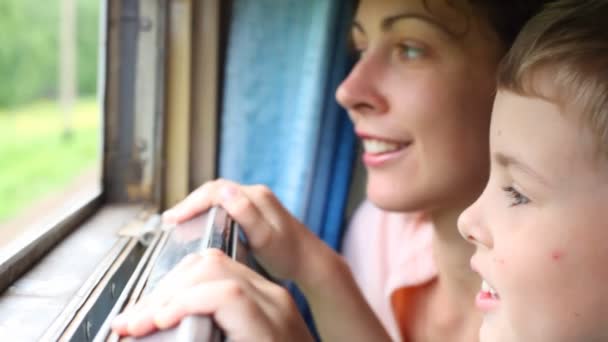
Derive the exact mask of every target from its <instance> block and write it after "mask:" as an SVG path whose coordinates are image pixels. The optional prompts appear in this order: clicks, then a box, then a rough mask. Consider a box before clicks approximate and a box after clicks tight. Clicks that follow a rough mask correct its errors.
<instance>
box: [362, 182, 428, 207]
mask: <svg viewBox="0 0 608 342" xmlns="http://www.w3.org/2000/svg"><path fill="white" fill-rule="evenodd" d="M367 198H368V200H369V201H370V202H372V203H373V204H374V205H375V206H376V207H378V208H380V209H382V210H386V211H403V212H409V211H418V210H422V209H423V208H422V207H423V205H422V203H423V202H422V201H421V198H420V196H417V195H416V194H414V193H412V192H409V191H403V187H402V186H400V185H398V184H393V185H392V186H384V187H380V186H376V184H373V183H371V182H370V183H368V186H367Z"/></svg>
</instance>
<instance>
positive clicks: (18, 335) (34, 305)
mask: <svg viewBox="0 0 608 342" xmlns="http://www.w3.org/2000/svg"><path fill="white" fill-rule="evenodd" d="M85 209H86V208H85ZM142 209H143V208H142V206H141V205H106V206H103V207H101V208H100V209H98V210H96V206H93V207H92V210H96V211H95V213H94V214H93V215H92V216H91V217H90V218H88V219H86V221H84V223H82V224H80V226H79V227H78V229H76V230H75V231H74V232H73V233H71V234H70V235H69V236H67V237H66V238H65V239H64V240H62V241H61V242H60V243H59V244H58V245H57V246H56V247H55V248H54V249H53V250H52V251H51V252H50V253H48V255H46V256H45V257H44V258H43V259H42V260H41V261H40V262H38V263H37V264H36V265H35V266H34V267H31V268H30V269H29V270H28V271H27V273H25V274H24V275H23V276H21V277H20V278H19V279H18V280H17V281H15V282H14V283H12V285H11V286H10V287H8V289H7V290H6V291H4V293H3V294H2V295H1V296H0V340H19V341H37V340H39V339H40V337H41V336H42V335H43V334H44V333H45V331H46V330H47V329H48V328H49V326H51V325H52V324H53V322H55V321H56V320H57V319H58V318H59V317H60V316H61V315H62V314H64V312H65V311H66V310H68V309H69V308H67V306H68V304H70V303H73V302H74V299H77V298H76V297H78V296H84V295H86V294H85V293H83V292H86V291H83V290H84V289H85V287H86V286H84V285H86V283H87V282H90V281H91V280H92V279H93V278H95V272H96V271H98V266H99V265H100V264H101V263H102V262H103V261H104V260H106V259H108V258H110V259H111V258H112V255H113V254H117V253H118V252H117V250H120V245H121V242H122V244H123V245H124V242H125V240H128V238H122V239H120V238H119V236H118V232H119V230H120V229H121V228H122V227H123V226H124V225H125V224H127V223H129V222H132V221H134V220H135V219H136V218H137V216H138V215H139V214H141V213H142ZM76 214H80V215H84V214H85V213H84V212H82V210H81V211H79V212H77V213H76ZM70 219H74V220H76V219H80V220H84V218H82V217H81V218H78V217H71V218H70ZM56 228H57V227H56ZM57 229H58V228H57ZM65 230H67V228H65ZM59 233H60V232H58V231H56V230H55V231H53V230H52V229H51V230H49V231H47V232H46V233H45V234H59ZM45 234H43V235H41V236H39V237H38V238H37V239H36V240H37V241H40V240H45V239H48V238H49V235H45ZM34 242H36V241H32V242H30V243H29V244H28V245H27V247H26V249H24V250H22V251H20V253H17V254H14V255H12V257H11V258H12V259H8V260H6V256H7V255H10V254H8V251H7V252H6V253H5V252H4V251H3V253H2V254H4V255H3V257H4V259H3V263H2V265H1V266H0V272H2V273H1V274H2V279H0V282H3V283H9V282H10V281H11V280H10V279H8V278H10V277H15V278H16V276H15V274H14V272H11V271H10V268H7V265H8V266H12V267H17V268H18V267H19V266H20V262H23V260H24V259H28V258H29V257H30V254H31V253H33V254H36V253H42V254H44V252H40V251H39V248H40V245H39V244H35V243H34ZM11 260H12V261H13V262H12V263H10V262H11ZM7 263H8V264H7ZM7 270H8V271H7Z"/></svg>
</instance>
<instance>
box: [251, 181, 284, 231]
mask: <svg viewBox="0 0 608 342" xmlns="http://www.w3.org/2000/svg"><path fill="white" fill-rule="evenodd" d="M243 191H244V192H245V193H246V194H247V196H248V197H249V198H251V200H252V201H253V202H254V203H256V206H257V208H258V210H259V211H260V213H261V214H262V216H264V217H265V218H266V219H267V220H268V221H269V222H271V223H272V224H273V225H274V226H275V227H277V228H280V227H282V226H283V224H284V222H285V220H286V219H287V218H292V217H293V216H292V215H291V214H290V213H289V211H288V210H287V209H285V207H284V206H283V204H282V203H281V201H279V199H278V198H277V197H276V195H275V194H274V193H273V192H272V190H271V189H270V188H269V187H267V186H266V185H260V184H257V185H249V186H244V187H243Z"/></svg>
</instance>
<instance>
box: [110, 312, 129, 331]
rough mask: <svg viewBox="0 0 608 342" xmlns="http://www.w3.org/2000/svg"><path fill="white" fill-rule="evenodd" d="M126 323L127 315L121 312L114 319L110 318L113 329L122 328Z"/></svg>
mask: <svg viewBox="0 0 608 342" xmlns="http://www.w3.org/2000/svg"><path fill="white" fill-rule="evenodd" d="M126 325H127V317H126V316H125V315H123V314H120V315H118V316H116V317H114V320H112V328H114V329H122V328H124V327H126Z"/></svg>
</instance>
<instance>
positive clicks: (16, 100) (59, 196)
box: [0, 0, 101, 246]
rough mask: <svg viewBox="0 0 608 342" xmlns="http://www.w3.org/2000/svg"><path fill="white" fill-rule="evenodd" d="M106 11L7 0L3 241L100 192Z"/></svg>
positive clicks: (3, 23)
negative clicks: (102, 20)
mask: <svg viewBox="0 0 608 342" xmlns="http://www.w3.org/2000/svg"><path fill="white" fill-rule="evenodd" d="M99 10H100V3H99V1H98V0H56V1H39V0H2V1H0V32H2V44H0V246H2V245H3V244H5V243H6V242H7V241H9V240H12V239H14V238H15V237H16V236H18V235H19V234H20V233H21V232H23V231H25V230H27V229H28V228H30V227H32V226H35V225H39V224H42V223H43V222H41V220H43V221H47V222H48V221H49V219H43V218H45V217H49V215H51V214H56V215H65V214H66V213H65V210H66V208H67V207H73V206H70V205H69V204H70V203H72V202H75V201H77V200H78V198H84V197H87V196H91V195H92V194H94V193H95V192H97V191H99V184H100V176H99V175H100V162H99V161H100V141H101V138H100V136H101V133H100V132H101V131H100V118H101V115H100V112H99V105H98V101H97V97H96V91H97V63H98V55H99V49H98V47H99ZM62 211H63V213H60V212H62Z"/></svg>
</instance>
